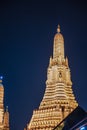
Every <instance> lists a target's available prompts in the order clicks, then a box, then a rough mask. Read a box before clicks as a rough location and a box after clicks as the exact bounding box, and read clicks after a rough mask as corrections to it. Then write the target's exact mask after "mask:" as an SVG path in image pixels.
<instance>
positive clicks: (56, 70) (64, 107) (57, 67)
mask: <svg viewBox="0 0 87 130" xmlns="http://www.w3.org/2000/svg"><path fill="white" fill-rule="evenodd" d="M77 106H78V104H77V102H76V100H75V97H74V94H73V91H72V81H71V74H70V68H69V65H68V58H67V57H66V58H65V55H64V37H63V35H62V34H61V33H60V26H59V25H58V28H57V33H56V34H55V36H54V44H53V57H50V60H49V66H48V69H47V80H46V90H45V93H44V96H43V99H42V101H41V103H40V106H39V108H38V109H37V110H34V111H33V115H32V118H31V120H30V122H29V124H28V126H27V130H52V129H53V128H54V127H55V126H56V125H57V124H58V123H60V122H61V121H62V120H63V119H64V118H65V117H66V116H67V115H68V114H69V113H71V112H72V111H73V110H74V109H75V108H76V107H77Z"/></svg>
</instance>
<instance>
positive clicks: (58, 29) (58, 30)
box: [57, 24, 60, 33]
mask: <svg viewBox="0 0 87 130" xmlns="http://www.w3.org/2000/svg"><path fill="white" fill-rule="evenodd" d="M57 32H58V33H60V25H59V24H58V28H57Z"/></svg>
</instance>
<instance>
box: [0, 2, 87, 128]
mask: <svg viewBox="0 0 87 130" xmlns="http://www.w3.org/2000/svg"><path fill="white" fill-rule="evenodd" d="M58 24H60V26H61V32H62V34H63V36H64V38H65V53H66V56H68V58H69V66H70V69H71V78H72V82H73V91H74V94H75V97H76V99H77V101H78V103H79V105H80V106H81V107H82V108H84V109H85V110H87V4H86V2H85V1H84V0H83V1H78V0H77V1H74V0H72V1H68V0H64V1H61V0H60V1H59V0H51V1H49V0H48V1H45V0H44V1H39V0H36V1H34V0H28V1H26V0H24V1H22V0H20V1H17V2H16V1H15V2H11V1H8V0H7V1H4V0H3V2H2V1H0V74H1V75H3V76H4V79H3V85H4V88H5V106H6V105H8V106H9V112H10V128H11V130H23V128H24V127H25V126H26V124H27V123H28V122H29V120H30V119H31V115H32V112H33V109H36V108H38V106H39V104H40V101H41V100H42V97H43V94H44V91H45V81H46V73H47V72H46V71H47V67H48V63H49V57H50V55H52V51H53V50H52V47H53V38H54V35H55V33H56V29H57V25H58Z"/></svg>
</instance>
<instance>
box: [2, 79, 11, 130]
mask: <svg viewBox="0 0 87 130" xmlns="http://www.w3.org/2000/svg"><path fill="white" fill-rule="evenodd" d="M2 78H3V77H2V76H1V77H0V130H10V129H9V112H8V111H7V109H6V112H5V111H4V87H3V84H2Z"/></svg>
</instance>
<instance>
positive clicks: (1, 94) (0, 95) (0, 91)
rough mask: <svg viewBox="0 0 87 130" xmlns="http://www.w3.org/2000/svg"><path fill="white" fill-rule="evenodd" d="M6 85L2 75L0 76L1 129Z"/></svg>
mask: <svg viewBox="0 0 87 130" xmlns="http://www.w3.org/2000/svg"><path fill="white" fill-rule="evenodd" d="M3 100H4V87H3V85H2V77H0V130H2V129H3V116H4V104H3Z"/></svg>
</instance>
